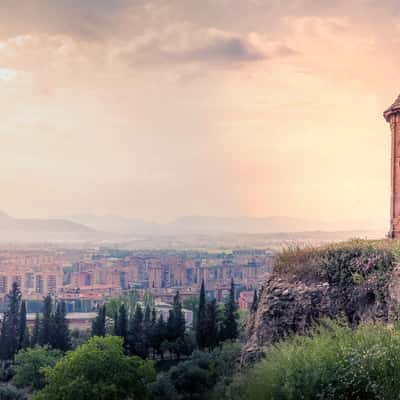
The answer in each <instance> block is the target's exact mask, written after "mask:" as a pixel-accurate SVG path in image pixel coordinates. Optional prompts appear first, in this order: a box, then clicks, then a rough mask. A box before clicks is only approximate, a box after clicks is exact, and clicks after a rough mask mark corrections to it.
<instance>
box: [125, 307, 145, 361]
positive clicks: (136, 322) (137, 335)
mask: <svg viewBox="0 0 400 400" xmlns="http://www.w3.org/2000/svg"><path fill="white" fill-rule="evenodd" d="M128 349H129V354H134V355H137V356H140V357H142V358H145V357H146V355H147V354H146V348H145V343H144V332H143V311H142V307H141V306H140V304H137V305H136V310H135V314H134V316H133V317H132V318H131V320H130V322H129V332H128Z"/></svg>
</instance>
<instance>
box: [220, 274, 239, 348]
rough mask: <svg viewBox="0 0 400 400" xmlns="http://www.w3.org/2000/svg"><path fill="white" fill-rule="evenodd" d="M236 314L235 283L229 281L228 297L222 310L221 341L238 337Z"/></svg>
mask: <svg viewBox="0 0 400 400" xmlns="http://www.w3.org/2000/svg"><path fill="white" fill-rule="evenodd" d="M237 319H238V313H237V303H236V300H235V283H234V282H233V279H232V280H231V287H230V290H229V296H228V298H227V300H226V303H225V309H224V320H223V332H222V333H223V334H222V337H223V340H234V339H236V338H237V337H238V335H239V330H238V323H237Z"/></svg>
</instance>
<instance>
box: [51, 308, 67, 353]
mask: <svg viewBox="0 0 400 400" xmlns="http://www.w3.org/2000/svg"><path fill="white" fill-rule="evenodd" d="M66 314H67V313H66V307H65V303H64V302H63V301H62V302H60V303H58V304H57V309H56V312H55V314H54V320H53V321H54V324H53V325H54V332H53V335H52V341H51V345H52V347H53V348H55V349H59V350H61V351H67V350H69V349H70V347H71V336H70V331H69V328H68V321H67V318H66Z"/></svg>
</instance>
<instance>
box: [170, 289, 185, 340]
mask: <svg viewBox="0 0 400 400" xmlns="http://www.w3.org/2000/svg"><path fill="white" fill-rule="evenodd" d="M185 325H186V323H185V316H184V314H183V311H182V304H181V300H180V296H179V292H176V295H175V296H174V301H173V305H172V310H170V311H169V315H168V321H167V327H168V339H169V340H170V341H175V340H177V339H179V338H181V339H183V338H184V336H185Z"/></svg>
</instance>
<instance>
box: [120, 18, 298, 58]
mask: <svg viewBox="0 0 400 400" xmlns="http://www.w3.org/2000/svg"><path fill="white" fill-rule="evenodd" d="M116 53H117V56H118V57H120V58H122V59H124V60H126V61H128V62H129V63H130V64H131V65H140V64H145V65H149V64H158V63H171V64H182V63H183V64H187V63H205V64H235V63H251V62H256V61H263V60H268V59H270V58H278V57H287V56H292V55H296V54H298V52H297V51H296V50H294V49H292V48H290V47H288V46H286V45H284V44H281V43H275V42H268V40H267V39H266V38H263V37H261V36H260V35H258V34H256V33H251V34H237V33H234V32H227V31H221V30H218V29H214V28H207V29H204V28H198V27H195V26H192V25H190V24H186V26H185V27H182V26H179V27H174V26H170V27H168V28H167V29H165V30H164V31H162V32H160V31H159V32H153V33H147V34H146V35H143V36H141V37H138V38H134V39H133V40H132V41H131V42H130V43H129V44H128V45H126V46H124V47H122V48H120V49H119V50H117V52H116Z"/></svg>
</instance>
